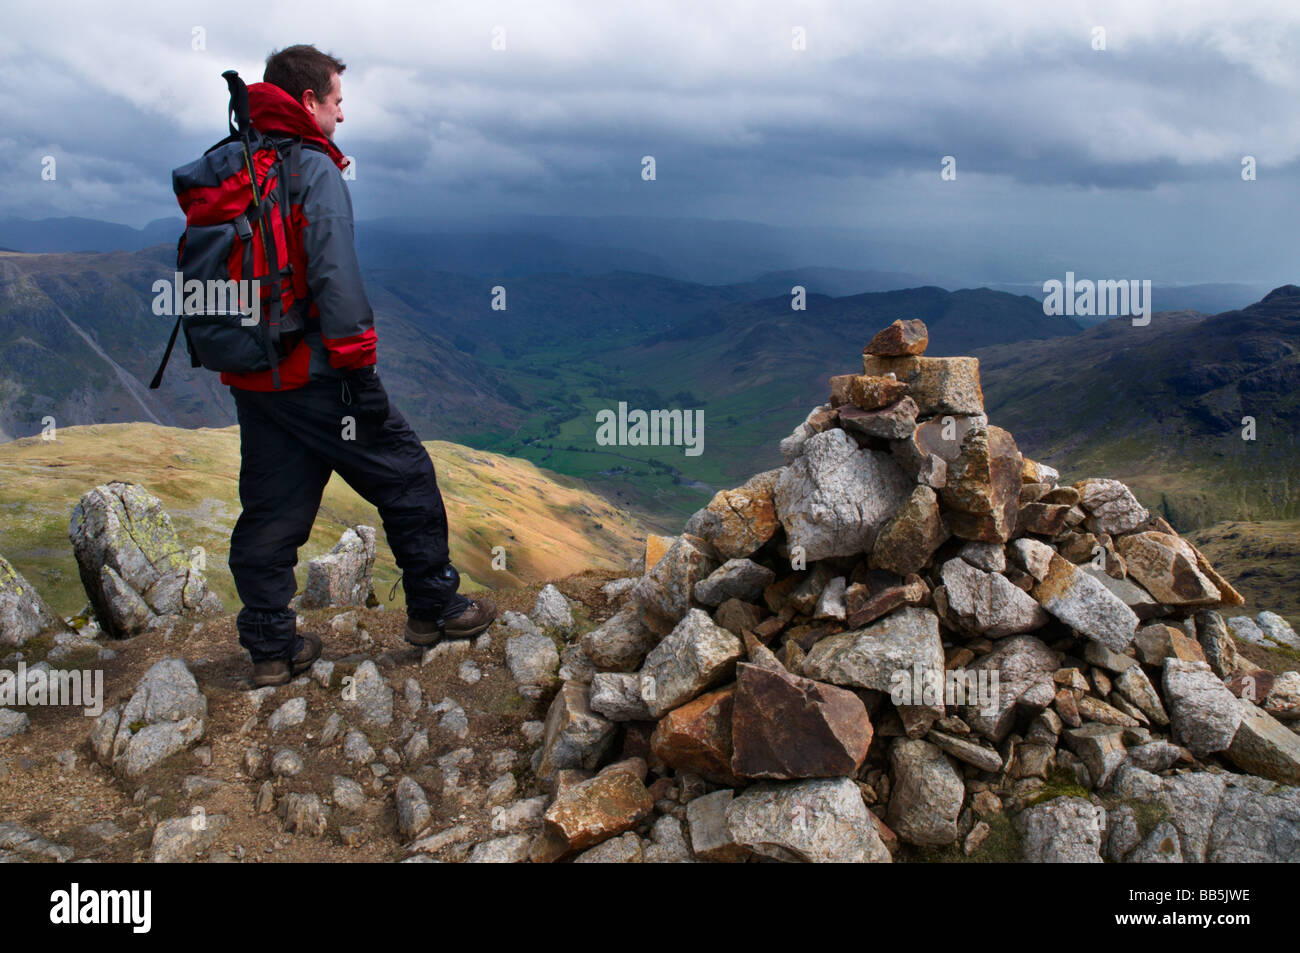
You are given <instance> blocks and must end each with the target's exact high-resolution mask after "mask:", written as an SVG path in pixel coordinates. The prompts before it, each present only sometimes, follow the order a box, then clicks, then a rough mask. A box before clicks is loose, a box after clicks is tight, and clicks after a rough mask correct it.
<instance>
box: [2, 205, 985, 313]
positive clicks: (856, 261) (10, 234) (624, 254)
mask: <svg viewBox="0 0 1300 953" xmlns="http://www.w3.org/2000/svg"><path fill="white" fill-rule="evenodd" d="M182 228H183V221H182V219H181V217H180V216H179V215H177V216H174V217H169V218H162V219H158V220H156V221H153V222H150V223H149V224H148V225H146V226H145V227H144V228H132V227H131V226H129V225H119V224H117V223H113V222H102V221H97V220H94V219H85V218H51V219H43V220H39V221H37V220H32V219H19V218H9V219H5V220H3V221H0V246H4V247H6V248H11V249H13V250H15V251H21V252H83V251H101V252H108V251H140V250H142V249H144V248H148V247H150V246H152V245H159V244H165V245H168V246H169V247H174V246H175V244H176V239H177V237H178V236H179V235H180V232H181V229H182ZM356 233H357V248H358V252H359V254H360V256H361V259H362V263H363V264H364V265H366V266H368V267H375V268H380V267H384V268H432V269H434V270H437V271H450V272H458V273H461V274H466V275H478V276H492V277H505V276H519V275H528V274H542V273H556V272H567V273H569V274H582V275H594V274H603V273H606V272H610V271H635V272H640V273H643V274H654V275H662V276H664V277H668V278H674V279H678V280H684V281H691V282H696V283H699V284H711V285H726V284H743V283H746V282H760V283H763V282H766V281H767V280H769V275H768V273H770V272H777V273H782V277H781V278H779V279H778V280H779V281H780V282H784V280H785V277H784V274H783V273H785V272H798V273H802V274H805V275H806V276H815V277H809V282H811V283H809V282H805V284H806V286H807V287H809V289H810V290H815V291H817V292H818V293H820V294H829V295H834V296H839V295H844V294H856V293H861V292H864V291H883V290H888V289H890V288H901V287H911V286H916V285H922V284H936V285H943V286H946V287H956V286H958V285H959V284H962V283H966V284H969V283H970V281H969V280H966V281H965V282H963V281H961V280H959V277H958V273H954V274H947V275H940V274H937V273H932V272H930V271H929V270H925V271H918V268H917V265H916V263H917V262H926V261H929V260H931V259H932V258H933V256H932V255H931V254H930V253H929V252H927V249H926V247H925V246H924V245H916V246H909V245H906V244H905V243H900V242H898V241H897V240H895V239H892V238H891V239H888V240H886V239H882V238H870V237H867V236H866V235H864V234H863V233H862V232H860V231H859V230H855V229H845V228H803V227H795V226H775V225H766V224H762V223H759V222H746V221H718V220H713V219H696V218H652V217H649V216H634V215H613V216H600V217H594V216H593V217H583V216H570V215H520V214H510V215H501V214H497V215H476V216H474V217H472V218H446V219H434V220H430V219H403V218H385V219H371V220H365V221H360V222H358V223H357V227H356ZM797 261H804V262H806V261H815V262H818V264H817V266H815V267H811V268H808V267H800V268H797V269H792V268H791V263H792V262H797ZM864 262H869V263H871V268H874V269H878V270H875V271H872V270H863V263H864ZM837 273H839V274H837ZM854 274H858V275H865V276H868V280H867V281H866V282H865V283H864V282H862V281H859V280H857V279H856V278H853V277H851V276H852V275H854ZM781 290H782V289H781V288H780V287H779V285H771V286H765V287H762V288H756V289H754V291H753V293H752V294H750V296H751V297H758V296H762V295H767V294H775V293H778V292H779V291H781Z"/></svg>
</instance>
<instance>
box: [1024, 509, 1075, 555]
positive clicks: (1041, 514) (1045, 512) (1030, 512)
mask: <svg viewBox="0 0 1300 953" xmlns="http://www.w3.org/2000/svg"><path fill="white" fill-rule="evenodd" d="M1069 512H1070V507H1069V506H1067V505H1066V504H1064V503H1042V502H1036V503H1026V504H1025V505H1024V506H1022V507H1020V513H1019V514H1018V515H1017V517H1016V535H1018V536H1022V535H1024V534H1025V533H1035V534H1037V535H1039V536H1055V535H1056V534H1057V533H1059V532H1061V530H1063V529H1064V528H1065V516H1066V514H1067V513H1069ZM1067 558H1068V557H1067Z"/></svg>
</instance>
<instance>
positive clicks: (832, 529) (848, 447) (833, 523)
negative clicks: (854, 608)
mask: <svg viewBox="0 0 1300 953" xmlns="http://www.w3.org/2000/svg"><path fill="white" fill-rule="evenodd" d="M910 492H911V481H910V480H909V479H908V477H907V476H906V474H904V473H903V471H902V470H901V469H900V468H899V466H898V464H896V463H895V462H894V461H893V459H891V458H890V456H889V455H888V454H884V453H878V452H876V451H872V450H862V449H859V448H858V445H857V444H856V443H855V442H854V441H853V438H852V437H850V436H849V435H848V434H847V433H845V432H844V431H843V430H839V429H835V430H827V431H825V432H823V433H819V434H815V435H814V436H812V437H809V438H808V440H807V442H806V443H805V444H804V448H803V453H802V454H801V455H800V456H799V457H798V458H797V459H796V460H795V461H794V462H793V463H792V464H790V465H789V466H788V467H786V468H785V469H784V470H783V471H782V473H781V477H780V479H779V480H778V481H777V483H776V489H775V491H774V493H773V499H774V500H775V503H776V513H777V516H778V517H779V518H780V520H781V524H782V526H784V527H785V532H786V537H787V539H788V541H789V545H790V547H791V549H794V548H795V547H801V548H802V550H803V553H804V557H805V558H806V560H807V561H808V562H810V563H811V562H814V561H816V560H819V559H826V558H828V557H831V556H854V555H857V554H859V553H864V552H870V551H871V548H872V546H873V545H874V543H875V541H876V534H877V533H878V532H879V531H880V528H881V527H882V526H883V525H884V524H885V521H886V520H888V519H889V518H890V517H891V516H893V514H894V512H895V511H896V510H897V509H898V508H899V507H900V506H902V505H903V502H904V501H905V500H906V499H907V497H908V495H909V493H910Z"/></svg>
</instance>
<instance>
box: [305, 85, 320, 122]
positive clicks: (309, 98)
mask: <svg viewBox="0 0 1300 953" xmlns="http://www.w3.org/2000/svg"><path fill="white" fill-rule="evenodd" d="M316 103H317V99H316V90H314V89H312V88H311V87H310V86H309V87H308V88H306V89H304V90H303V91H302V108H303V109H305V110H307V112H309V113H312V115H315V112H314V110H315V108H316Z"/></svg>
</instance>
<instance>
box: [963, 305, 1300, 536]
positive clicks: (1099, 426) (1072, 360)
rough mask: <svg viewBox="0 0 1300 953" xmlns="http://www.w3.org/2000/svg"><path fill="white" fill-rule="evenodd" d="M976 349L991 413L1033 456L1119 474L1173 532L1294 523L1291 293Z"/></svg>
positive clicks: (1297, 389)
mask: <svg viewBox="0 0 1300 953" xmlns="http://www.w3.org/2000/svg"><path fill="white" fill-rule="evenodd" d="M976 353H977V356H979V357H980V359H981V361H982V367H981V376H982V379H983V381H984V395H985V403H986V405H987V406H988V408H989V413H990V415H991V416H992V417H993V419H995V420H997V421H998V422H999V423H1000V424H1001V425H1003V426H1005V427H1007V429H1009V430H1011V432H1012V433H1014V434H1015V435H1016V439H1017V440H1018V441H1019V442H1020V443H1021V444H1022V446H1024V447H1025V448H1026V450H1027V451H1028V452H1030V453H1032V454H1034V455H1035V456H1036V457H1040V458H1042V459H1045V460H1046V461H1048V462H1050V463H1052V464H1053V465H1056V464H1058V463H1059V464H1063V465H1068V467H1069V469H1070V471H1071V472H1075V473H1077V472H1081V471H1087V472H1091V473H1096V474H1103V473H1104V474H1111V475H1114V476H1115V477H1117V478H1119V479H1122V480H1124V481H1126V482H1128V483H1129V484H1130V485H1131V486H1133V487H1134V489H1135V490H1137V491H1140V493H1142V494H1143V495H1144V499H1145V501H1146V502H1148V503H1149V504H1153V505H1156V506H1158V507H1160V508H1162V509H1163V510H1164V512H1165V513H1166V514H1168V515H1169V517H1170V519H1171V522H1173V523H1174V525H1175V526H1178V527H1179V528H1182V529H1192V528H1195V527H1198V526H1206V525H1209V524H1211V523H1214V522H1216V521H1218V520H1222V519H1238V520H1250V519H1280V518H1287V519H1289V518H1294V517H1296V516H1297V515H1300V288H1297V287H1296V286H1294V285H1287V286H1284V287H1281V288H1278V289H1276V290H1275V291H1273V292H1271V293H1270V294H1269V295H1268V296H1266V297H1265V298H1264V299H1263V300H1262V301H1260V302H1257V303H1256V304H1253V305H1251V306H1250V307H1247V308H1244V309H1242V310H1240V311H1229V312H1225V313H1224V314H1219V315H1215V316H1212V317H1202V316H1200V315H1187V314H1157V315H1155V316H1153V318H1152V321H1151V324H1150V325H1149V326H1147V327H1133V326H1132V323H1131V321H1130V320H1129V319H1115V320H1111V321H1108V322H1106V323H1105V324H1103V325H1100V326H1098V327H1096V328H1093V329H1090V330H1088V331H1086V332H1084V333H1083V334H1080V335H1077V336H1075V337H1073V338H1070V339H1069V340H1068V341H1035V342H1023V343H1020V344H1016V345H1014V346H1001V347H989V348H983V349H981V350H979V351H977V352H976ZM1246 416H1251V417H1253V418H1254V419H1255V426H1256V438H1255V439H1254V440H1253V441H1250V440H1244V439H1242V428H1243V425H1242V419H1243V418H1244V417H1246Z"/></svg>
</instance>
